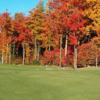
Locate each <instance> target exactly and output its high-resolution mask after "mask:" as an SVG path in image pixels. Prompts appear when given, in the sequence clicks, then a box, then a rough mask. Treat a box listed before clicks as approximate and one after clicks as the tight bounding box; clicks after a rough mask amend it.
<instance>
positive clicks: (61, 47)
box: [59, 36, 62, 67]
mask: <svg viewBox="0 0 100 100" xmlns="http://www.w3.org/2000/svg"><path fill="white" fill-rule="evenodd" d="M61 54H62V36H61V37H60V63H59V65H60V67H61V58H62V57H61Z"/></svg>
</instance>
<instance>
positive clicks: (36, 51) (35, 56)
mask: <svg viewBox="0 0 100 100" xmlns="http://www.w3.org/2000/svg"><path fill="white" fill-rule="evenodd" d="M36 58H37V43H36V37H35V59H36Z"/></svg>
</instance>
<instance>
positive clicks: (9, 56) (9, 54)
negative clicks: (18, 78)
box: [9, 37, 11, 64]
mask: <svg viewBox="0 0 100 100" xmlns="http://www.w3.org/2000/svg"><path fill="white" fill-rule="evenodd" d="M9 47H10V48H9V49H10V50H9V64H10V63H11V37H10V44H9Z"/></svg>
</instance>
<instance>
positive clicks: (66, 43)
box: [65, 32, 68, 56]
mask: <svg viewBox="0 0 100 100" xmlns="http://www.w3.org/2000/svg"><path fill="white" fill-rule="evenodd" d="M65 41H66V42H65V56H66V55H67V47H68V34H67V32H66V40H65Z"/></svg>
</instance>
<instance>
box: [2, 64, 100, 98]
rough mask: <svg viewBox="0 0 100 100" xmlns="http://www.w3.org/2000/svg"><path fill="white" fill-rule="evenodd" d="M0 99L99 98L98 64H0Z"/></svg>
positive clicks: (99, 78)
mask: <svg viewBox="0 0 100 100" xmlns="http://www.w3.org/2000/svg"><path fill="white" fill-rule="evenodd" d="M0 100H100V68H97V69H95V68H94V69H92V70H91V69H88V70H87V69H85V70H81V69H78V70H66V69H58V68H56V67H43V66H18V65H2V64H0Z"/></svg>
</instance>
